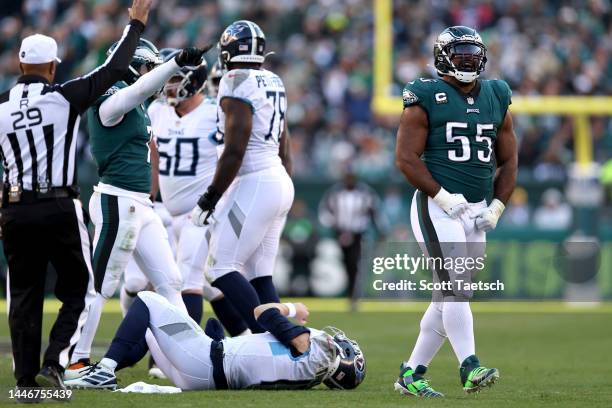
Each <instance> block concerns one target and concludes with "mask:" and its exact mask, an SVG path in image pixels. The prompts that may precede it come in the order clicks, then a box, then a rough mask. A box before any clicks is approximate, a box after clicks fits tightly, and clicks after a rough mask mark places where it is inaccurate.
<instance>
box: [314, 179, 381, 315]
mask: <svg viewBox="0 0 612 408" xmlns="http://www.w3.org/2000/svg"><path fill="white" fill-rule="evenodd" d="M343 178H344V180H343V181H342V182H340V183H337V184H335V185H334V186H332V187H331V188H330V189H329V190H328V191H327V192H326V193H325V195H324V196H323V198H322V199H321V202H320V203H319V221H320V222H321V224H322V225H323V226H325V227H328V228H332V229H333V230H334V232H335V233H336V239H337V240H338V244H339V245H340V248H341V249H342V258H343V263H344V268H345V269H346V273H347V275H348V281H349V285H348V294H349V297H350V299H351V308H352V310H355V308H356V302H357V295H358V294H357V291H356V290H355V286H356V285H355V284H356V281H357V274H358V271H359V260H360V258H361V239H362V237H363V233H364V232H365V231H366V230H367V229H368V227H369V226H370V222H371V221H373V222H374V227H375V228H376V231H377V233H378V235H379V236H380V237H382V236H384V233H385V231H386V229H387V226H386V220H385V218H384V216H383V214H382V212H381V211H380V198H379V197H378V195H377V194H376V192H375V191H374V190H373V189H372V188H371V187H370V186H368V185H367V184H365V183H361V182H358V181H357V177H356V176H355V174H353V173H352V172H350V171H349V172H347V173H345V174H344V177H343Z"/></svg>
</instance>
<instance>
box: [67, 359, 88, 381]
mask: <svg viewBox="0 0 612 408" xmlns="http://www.w3.org/2000/svg"><path fill="white" fill-rule="evenodd" d="M91 367H92V364H91V361H89V359H88V358H82V359H80V360H79V361H77V362H76V363H72V364H70V365H69V366H68V368H66V371H64V381H67V380H74V379H77V378H81V377H82V376H84V375H85V374H87V372H88V371H89V370H90V369H91Z"/></svg>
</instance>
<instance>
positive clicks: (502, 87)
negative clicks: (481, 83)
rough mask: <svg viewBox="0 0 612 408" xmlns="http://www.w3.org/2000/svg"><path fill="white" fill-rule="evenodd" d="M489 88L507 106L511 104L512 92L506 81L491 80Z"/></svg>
mask: <svg viewBox="0 0 612 408" xmlns="http://www.w3.org/2000/svg"><path fill="white" fill-rule="evenodd" d="M491 86H492V87H493V90H494V91H495V93H496V94H497V96H498V97H499V98H500V99H502V100H503V101H505V102H506V103H507V104H508V105H510V104H512V90H511V89H510V85H508V83H507V82H506V81H504V80H503V79H492V80H491Z"/></svg>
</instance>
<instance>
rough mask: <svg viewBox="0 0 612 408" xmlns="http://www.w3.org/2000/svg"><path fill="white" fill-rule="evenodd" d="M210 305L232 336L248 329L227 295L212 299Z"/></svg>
mask: <svg viewBox="0 0 612 408" xmlns="http://www.w3.org/2000/svg"><path fill="white" fill-rule="evenodd" d="M210 306H211V307H212V309H213V310H214V311H215V314H216V315H217V318H218V319H219V320H220V321H221V324H222V325H223V327H225V329H226V330H227V332H228V333H229V334H230V336H232V337H235V336H237V335H239V334H240V333H242V332H243V331H245V330H246V329H247V325H246V323H245V322H244V320H242V317H241V316H240V314H239V313H238V311H237V310H236V308H235V307H234V306H232V304H231V303H230V301H229V300H227V298H226V297H225V296H223V297H221V299H216V300H213V301H211V302H210Z"/></svg>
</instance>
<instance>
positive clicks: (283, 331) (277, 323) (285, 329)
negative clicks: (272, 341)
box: [257, 307, 310, 348]
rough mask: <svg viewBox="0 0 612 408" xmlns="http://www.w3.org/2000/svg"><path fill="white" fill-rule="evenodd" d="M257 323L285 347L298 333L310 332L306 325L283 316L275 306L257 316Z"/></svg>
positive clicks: (288, 346) (288, 345)
mask: <svg viewBox="0 0 612 408" xmlns="http://www.w3.org/2000/svg"><path fill="white" fill-rule="evenodd" d="M257 323H259V324H260V325H261V327H263V328H264V329H266V330H267V331H269V332H270V333H272V334H273V335H274V337H276V338H277V339H278V341H280V342H281V343H282V344H283V345H284V346H285V347H287V348H290V347H291V340H293V339H295V338H296V337H297V336H299V335H300V334H303V333H310V330H308V329H307V328H306V327H304V326H300V325H297V324H294V323H292V322H291V321H289V319H287V318H286V317H285V316H283V315H282V314H281V312H280V310H278V309H277V308H275V307H273V308H271V309H268V310H266V311H265V312H263V313H262V314H261V315H260V316H259V317H258V318H257Z"/></svg>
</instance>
